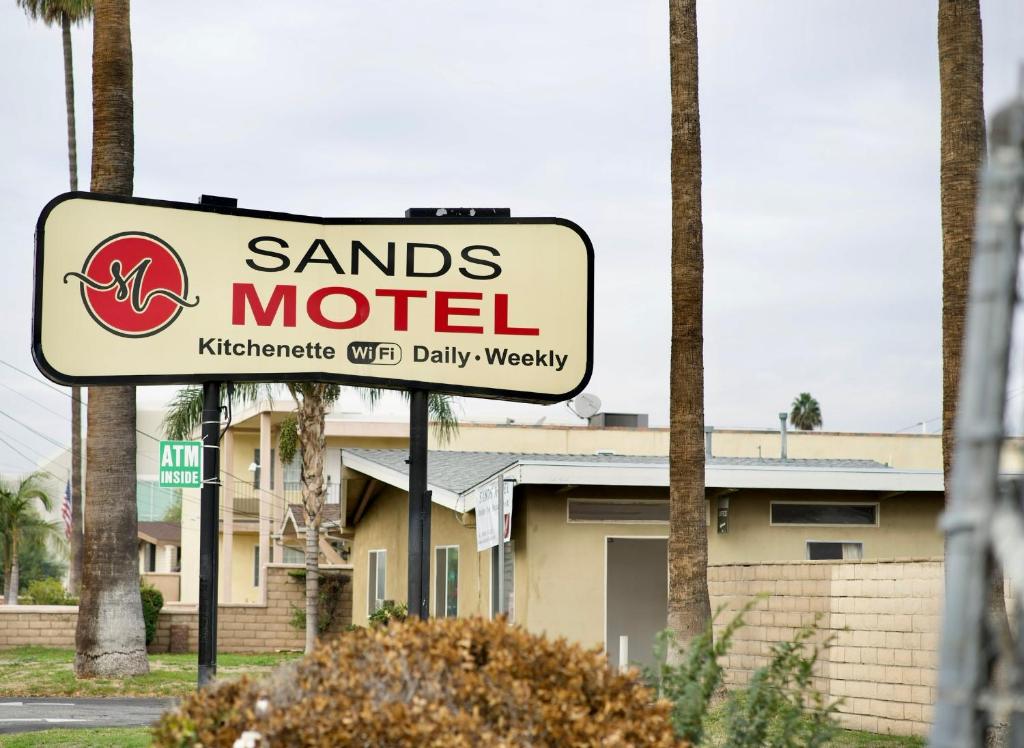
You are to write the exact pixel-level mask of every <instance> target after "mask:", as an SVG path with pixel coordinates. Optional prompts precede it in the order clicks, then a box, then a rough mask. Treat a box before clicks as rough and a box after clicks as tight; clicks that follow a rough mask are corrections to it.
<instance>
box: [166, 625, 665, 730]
mask: <svg viewBox="0 0 1024 748" xmlns="http://www.w3.org/2000/svg"><path fill="white" fill-rule="evenodd" d="M669 708H670V707H669V704H668V702H664V701H654V700H653V699H652V696H651V693H650V692H649V691H648V690H646V689H645V688H643V687H642V686H641V685H640V684H639V683H638V681H637V679H636V678H635V677H634V676H632V675H620V674H618V673H615V672H613V671H612V669H611V668H610V667H609V666H608V662H607V659H606V658H605V656H604V655H603V654H602V653H601V652H600V651H599V650H585V649H583V648H582V647H579V646H577V645H574V644H568V643H566V641H565V640H564V639H559V640H557V641H552V640H549V639H546V638H544V637H542V636H536V635H534V634H530V633H528V632H526V631H524V630H523V629H521V628H519V627H517V626H510V625H508V624H506V623H504V622H502V621H486V620H483V619H480V618H459V619H447V620H430V621H426V622H422V621H418V620H410V621H408V622H406V623H402V624H393V625H392V626H389V627H387V628H380V629H358V630H356V631H353V632H350V633H347V634H344V635H342V636H340V637H337V638H336V639H334V640H332V641H331V642H329V643H327V644H325V645H323V646H322V647H320V648H318V649H317V650H316V651H315V652H313V653H312V654H311V655H309V656H307V657H306V658H305V659H303V660H301V661H299V662H297V663H293V664H291V665H287V666H285V667H283V668H281V669H279V670H278V671H276V672H275V673H273V674H272V675H271V676H269V677H268V678H267V679H266V680H263V681H255V682H254V681H251V680H248V679H245V678H243V679H242V680H240V681H237V682H233V683H227V684H224V685H220V686H215V687H213V688H209V689H204V690H202V691H200V692H198V693H196V694H194V695H193V696H191V697H189V698H188V699H186V700H185V701H184V702H183V703H182V704H181V706H180V707H179V708H178V709H177V710H175V711H173V712H168V713H167V714H165V715H164V716H163V718H162V719H161V720H160V723H159V724H158V725H157V727H156V730H155V743H154V745H156V746H199V745H201V746H207V747H209V748H213V747H214V746H218V747H219V746H228V747H230V746H233V745H234V744H235V741H236V740H237V739H239V738H240V737H241V736H242V735H243V733H249V734H248V735H246V740H245V744H247V745H254V746H340V747H345V746H452V747H453V748H458V747H462V746H465V747H467V748H468V747H469V746H473V748H485V747H488V746H559V747H561V746H679V745H680V744H679V743H678V741H677V740H676V738H675V737H674V735H673V732H672V725H671V722H670V720H669Z"/></svg>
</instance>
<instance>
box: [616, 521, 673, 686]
mask: <svg viewBox="0 0 1024 748" xmlns="http://www.w3.org/2000/svg"><path fill="white" fill-rule="evenodd" d="M605 543H606V553H605V559H606V561H605V572H606V578H605V650H606V651H607V652H608V662H609V663H611V665H612V666H613V667H617V666H618V664H619V637H620V636H628V637H629V661H630V663H632V664H635V665H652V664H653V663H654V643H655V640H656V638H657V635H658V632H659V631H661V630H662V629H664V628H665V626H666V625H667V620H668V539H667V538H606V539H605Z"/></svg>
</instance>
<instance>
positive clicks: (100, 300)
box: [64, 232, 199, 338]
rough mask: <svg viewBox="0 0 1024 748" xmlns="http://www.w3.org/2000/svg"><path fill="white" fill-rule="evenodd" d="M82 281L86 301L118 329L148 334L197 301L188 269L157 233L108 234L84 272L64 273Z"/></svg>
mask: <svg viewBox="0 0 1024 748" xmlns="http://www.w3.org/2000/svg"><path fill="white" fill-rule="evenodd" d="M70 278H75V279H77V280H78V281H80V282H81V291H82V302H83V303H84V304H85V308H86V309H87V310H88V312H89V314H90V315H91V316H92V318H93V319H94V320H96V322H97V324H99V325H100V326H101V327H102V328H104V329H105V330H109V331H110V332H112V333H114V334H115V335H122V336H124V337H128V338H143V337H146V336H148V335H153V334H155V333H158V332H160V331H161V330H163V329H165V328H166V327H167V326H168V325H170V324H171V323H172V322H174V320H176V319H177V318H178V315H179V314H181V310H182V308H183V307H194V306H195V305H196V304H198V303H199V297H196V298H195V299H193V300H192V301H189V300H188V274H187V273H186V272H185V265H184V264H183V263H182V261H181V258H180V257H179V256H178V253H177V252H175V251H174V249H173V248H172V247H171V245H170V244H168V243H167V242H165V241H163V240H162V239H160V238H158V237H156V236H153V235H152V234H144V233H142V232H127V233H122V234H114V235H113V236H111V237H108V238H107V239H104V240H103V241H102V242H100V243H99V244H98V245H96V248H95V249H94V250H93V251H92V252H90V253H89V256H88V257H86V258H85V263H84V264H83V265H82V272H81V273H76V272H70V273H66V274H65V275H64V282H65V283H67V282H68V280H69V279H70Z"/></svg>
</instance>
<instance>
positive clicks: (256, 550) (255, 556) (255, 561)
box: [252, 545, 260, 587]
mask: <svg viewBox="0 0 1024 748" xmlns="http://www.w3.org/2000/svg"><path fill="white" fill-rule="evenodd" d="M252 586H253V587H259V586H260V547H259V546H258V545H254V546H253V547H252Z"/></svg>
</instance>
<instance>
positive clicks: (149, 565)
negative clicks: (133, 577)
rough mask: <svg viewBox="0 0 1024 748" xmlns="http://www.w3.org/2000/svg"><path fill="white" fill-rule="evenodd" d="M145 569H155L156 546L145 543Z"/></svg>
mask: <svg viewBox="0 0 1024 748" xmlns="http://www.w3.org/2000/svg"><path fill="white" fill-rule="evenodd" d="M146 546H147V547H146V571H156V546H155V545H153V544H152V543H146Z"/></svg>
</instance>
